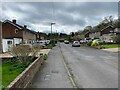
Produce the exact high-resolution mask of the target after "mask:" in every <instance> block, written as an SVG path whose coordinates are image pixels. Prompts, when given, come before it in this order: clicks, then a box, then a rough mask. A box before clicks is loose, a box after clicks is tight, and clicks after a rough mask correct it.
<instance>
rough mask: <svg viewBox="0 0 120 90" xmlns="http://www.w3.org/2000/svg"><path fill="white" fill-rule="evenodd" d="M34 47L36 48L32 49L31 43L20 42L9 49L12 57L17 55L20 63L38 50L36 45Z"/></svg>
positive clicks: (31, 57)
mask: <svg viewBox="0 0 120 90" xmlns="http://www.w3.org/2000/svg"><path fill="white" fill-rule="evenodd" d="M36 48H37V49H34V48H33V47H32V45H27V44H23V45H22V44H21V45H18V46H16V47H13V48H12V50H11V54H12V55H13V56H14V57H17V59H18V60H19V62H20V63H24V62H27V61H28V60H31V59H33V58H34V57H35V55H36V53H37V52H38V47H36Z"/></svg>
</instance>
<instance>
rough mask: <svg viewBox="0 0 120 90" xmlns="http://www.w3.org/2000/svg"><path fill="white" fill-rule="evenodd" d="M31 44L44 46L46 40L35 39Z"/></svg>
mask: <svg viewBox="0 0 120 90" xmlns="http://www.w3.org/2000/svg"><path fill="white" fill-rule="evenodd" d="M33 45H40V46H42V47H45V46H46V42H45V41H37V42H35V43H34V44H33Z"/></svg>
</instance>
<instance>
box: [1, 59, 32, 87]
mask: <svg viewBox="0 0 120 90" xmlns="http://www.w3.org/2000/svg"><path fill="white" fill-rule="evenodd" d="M33 61H34V60H28V61H27V62H26V63H20V62H19V61H18V60H17V59H15V58H12V59H7V60H3V62H2V86H3V88H5V87H7V86H8V85H9V84H10V83H11V82H12V81H13V80H14V79H15V78H16V77H17V76H18V75H19V74H20V73H22V71H23V70H25V68H27V67H28V66H29V65H30V63H32V62H33Z"/></svg>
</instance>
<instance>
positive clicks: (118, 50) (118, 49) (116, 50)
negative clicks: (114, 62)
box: [102, 48, 120, 52]
mask: <svg viewBox="0 0 120 90" xmlns="http://www.w3.org/2000/svg"><path fill="white" fill-rule="evenodd" d="M102 50H104V51H108V52H120V48H107V49H102Z"/></svg>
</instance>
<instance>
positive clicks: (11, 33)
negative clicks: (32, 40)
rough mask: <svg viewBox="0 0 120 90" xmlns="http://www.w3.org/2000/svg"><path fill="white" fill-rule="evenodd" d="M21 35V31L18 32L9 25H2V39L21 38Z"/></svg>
mask: <svg viewBox="0 0 120 90" xmlns="http://www.w3.org/2000/svg"><path fill="white" fill-rule="evenodd" d="M16 31H17V32H16ZM22 35H23V30H20V29H18V28H16V27H15V26H13V25H11V24H9V23H3V24H2V37H3V38H22Z"/></svg>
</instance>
